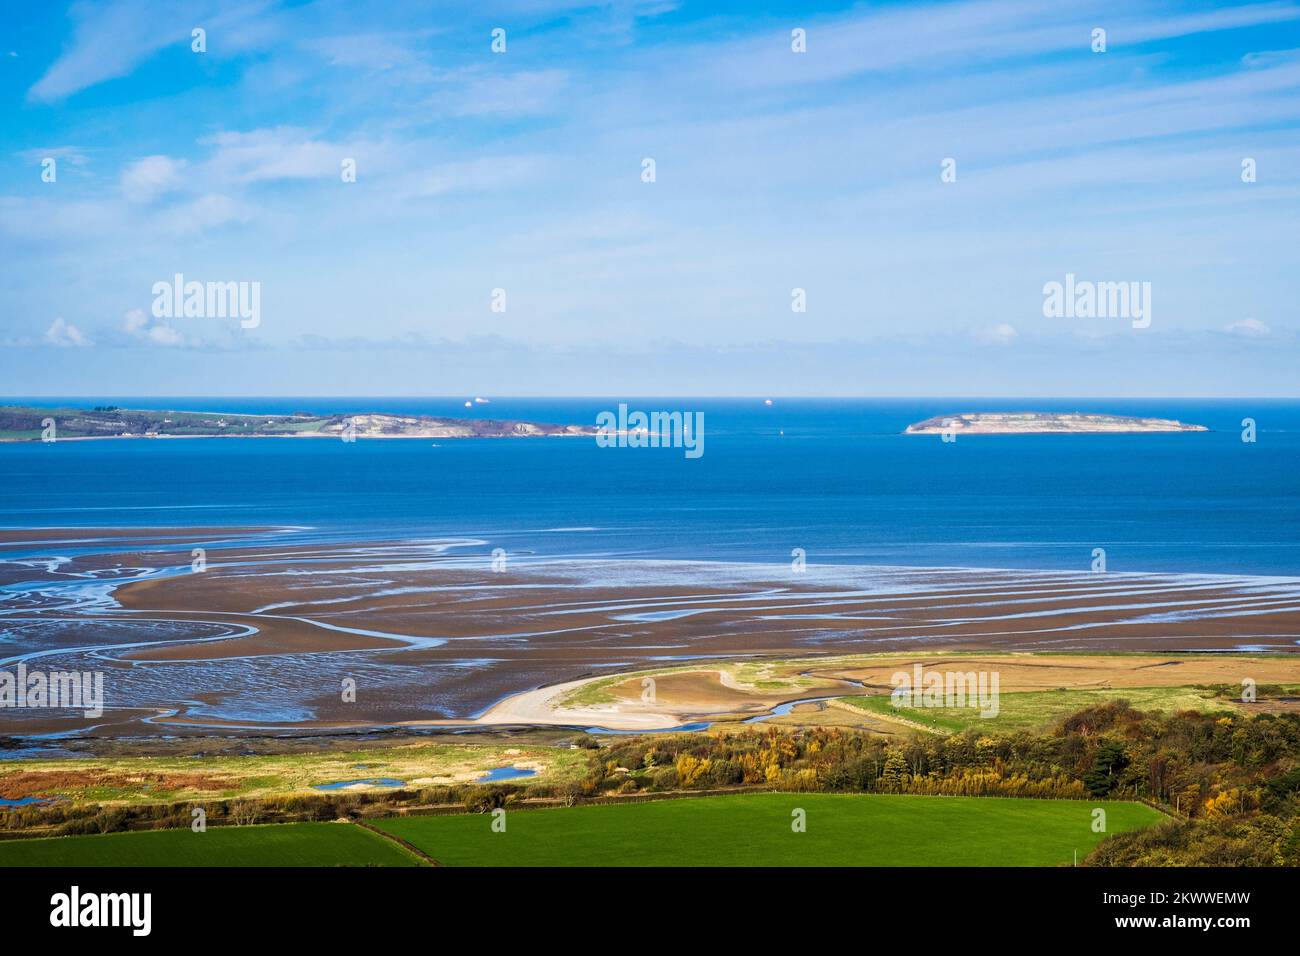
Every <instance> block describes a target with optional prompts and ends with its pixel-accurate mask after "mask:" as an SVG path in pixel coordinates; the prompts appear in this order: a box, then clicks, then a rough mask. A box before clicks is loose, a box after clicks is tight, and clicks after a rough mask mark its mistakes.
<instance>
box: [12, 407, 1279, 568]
mask: <svg viewBox="0 0 1300 956" xmlns="http://www.w3.org/2000/svg"><path fill="white" fill-rule="evenodd" d="M620 401H622V402H626V403H627V404H628V405H629V407H630V408H632V409H642V410H645V411H653V410H683V411H703V412H704V418H705V445H704V454H703V456H702V457H700V458H698V459H688V458H686V457H685V455H684V454H683V451H682V449H671V448H663V449H639V448H599V447H597V446H596V444H595V442H594V440H592V439H588V438H547V439H543V438H537V439H471V440H465V439H461V440H443V441H438V442H434V441H426V440H400V441H366V440H361V441H357V442H355V443H351V444H348V443H344V442H340V441H334V440H326V439H319V440H317V439H312V440H305V439H296V440H295V439H256V440H208V439H195V440H170V441H156V440H149V439H138V440H136V439H125V440H114V441H81V442H77V441H65V442H56V443H53V444H41V443H38V442H33V443H19V444H0V489H2V490H3V495H0V526H4V527H20V528H21V527H43V526H87V527H90V526H109V527H116V526H141V527H146V526H147V527H161V526H197V525H204V526H210V525H231V526H235V525H240V526H247V525H292V526H303V527H309V528H312V529H314V531H313V534H319V535H320V536H321V537H323V538H329V539H332V540H339V539H351V538H356V539H362V538H367V539H386V538H395V537H413V536H418V537H424V536H430V537H447V536H464V537H470V538H474V539H478V540H481V541H482V542H484V544H483V545H482V546H481V547H479V548H478V549H479V550H482V551H484V552H485V553H486V552H489V551H491V549H493V548H495V547H502V548H505V549H507V550H508V551H509V552H511V553H516V554H517V553H531V554H534V555H536V556H537V557H539V558H547V557H563V556H572V555H582V556H591V557H597V556H599V557H627V558H641V559H646V558H650V559H700V560H723V561H758V562H788V561H789V560H790V556H791V552H792V550H793V549H795V548H802V549H804V551H805V552H806V555H807V560H808V562H809V563H813V562H821V563H837V564H876V565H912V566H931V567H933V566H947V567H953V566H959V567H985V568H1039V569H1075V570H1086V569H1087V568H1088V567H1089V565H1090V563H1091V561H1092V551H1093V549H1094V548H1104V549H1105V550H1106V555H1107V564H1108V568H1109V570H1111V571H1163V572H1210V573H1216V572H1218V573H1233V574H1261V575H1294V574H1297V573H1300V541H1297V530H1298V529H1300V467H1298V466H1300V401H1296V400H1248V401H1247V400H1222V401H1207V400H1199V399H1190V400H1178V399H1164V400H1127V399H1107V400H1097V399H1061V400H1042V399H1034V400H1024V399H988V398H983V399H906V400H903V399H900V400H825V399H786V398H778V399H775V400H774V401H773V403H772V404H771V405H770V406H769V405H766V404H764V403H763V401H762V400H759V399H739V400H738V399H725V400H724V399H656V398H642V399H635V398H610V399H591V398H582V399H523V398H510V399H505V398H497V399H493V400H492V401H491V403H490V404H480V405H474V406H473V407H472V408H465V407H464V404H463V403H464V402H465V398H464V397H461V398H430V399H394V398H349V399H324V398H265V399H263V398H239V399H231V398H166V399H164V398H132V397H129V396H101V397H96V398H84V397H83V398H75V399H71V398H69V399H51V398H40V399H35V398H18V399H6V400H5V402H6V403H12V402H21V403H31V404H40V405H52V404H71V405H76V406H80V407H88V406H92V405H104V404H112V405H120V406H123V407H143V408H175V409H200V410H217V411H227V412H268V413H270V412H293V411H310V412H315V413H339V412H368V411H374V412H391V413H419V414H432V415H449V416H457V417H481V418H519V419H526V420H532V421H547V422H560V423H573V424H594V422H595V419H596V415H597V414H598V413H599V412H601V411H607V410H613V409H615V408H616V407H617V404H618V403H619V402H620ZM984 410H1046V411H1057V410H1060V411H1092V412H1103V413H1113V414H1126V415H1150V416H1159V417H1167V418H1177V419H1180V420H1182V421H1185V422H1191V423H1197V424H1203V425H1206V426H1208V427H1209V428H1210V429H1212V431H1210V432H1208V433H1187V434H1153V435H1044V436H963V437H960V438H959V439H958V440H957V441H956V442H954V443H944V442H942V441H941V440H940V438H939V437H938V436H904V435H902V434H900V433H901V432H902V430H903V429H904V428H905V427H906V426H907V425H908V424H910V423H912V422H915V421H919V420H921V419H924V418H927V417H930V416H933V415H941V414H950V413H956V412H965V411H984ZM1244 418H1253V419H1254V420H1255V421H1256V422H1257V428H1258V437H1257V441H1255V442H1254V443H1246V442H1243V441H1242V440H1241V431H1242V424H1241V423H1242V419H1244ZM476 547H477V546H476Z"/></svg>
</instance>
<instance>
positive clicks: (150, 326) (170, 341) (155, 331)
mask: <svg viewBox="0 0 1300 956" xmlns="http://www.w3.org/2000/svg"><path fill="white" fill-rule="evenodd" d="M122 331H124V332H125V333H126V334H127V335H129V336H130V337H131V338H133V339H138V340H139V341H142V342H147V343H149V344H150V345H163V346H168V347H171V346H178V345H184V344H185V336H183V335H181V333H179V332H177V331H176V330H175V329H174V328H172V327H171V326H170V325H166V324H165V323H162V322H151V321H150V319H149V316H147V315H145V313H144V310H143V309H132V310H131V311H130V312H128V313H126V315H124V316H123V317H122Z"/></svg>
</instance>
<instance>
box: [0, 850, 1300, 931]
mask: <svg viewBox="0 0 1300 956" xmlns="http://www.w3.org/2000/svg"><path fill="white" fill-rule="evenodd" d="M1297 875H1298V874H1297V871H1295V870H1289V869H1279V870H1239V869H1233V870H1228V869H1222V870H1216V869H1195V870H1193V869H1188V870H1178V869H1172V870H1171V869H1140V870H1104V869H1091V868H1061V869H1050V870H1029V869H922V868H915V869H911V868H907V869H815V870H805V869H798V870H792V869H780V870H777V869H771V870H764V869H674V870H656V869H603V870H597V869H574V870H536V869H531V870H525V869H513V870H512V869H501V870H487V869H466V870H457V869H447V868H436V869H425V870H419V871H412V870H406V871H399V870H381V869H293V870H285V869H267V870H255V869H244V870H223V869H184V870H180V869H85V870H36V869H25V870H17V869H14V870H10V871H9V874H8V877H9V878H8V879H7V880H6V883H7V884H8V888H7V889H6V894H5V895H6V902H7V904H8V905H7V906H6V910H7V913H8V915H9V920H8V923H9V925H8V926H7V927H6V931H7V932H6V936H7V938H8V939H9V940H10V941H11V942H17V941H18V940H20V939H23V938H26V937H28V936H29V935H31V936H38V935H39V936H44V935H45V934H51V936H52V937H53V938H55V939H57V938H58V937H60V936H62V937H70V936H71V935H73V934H75V935H76V936H78V937H80V939H79V940H78V941H79V942H82V943H84V942H87V941H89V940H90V938H91V937H95V938H96V939H105V940H107V939H110V938H111V939H113V940H114V941H115V942H116V943H118V944H125V945H126V946H128V947H131V946H134V945H143V946H150V945H157V944H166V945H172V944H176V943H188V942H201V943H202V944H204V945H211V944H220V943H224V942H232V943H233V942H243V941H245V940H249V939H256V940H257V941H258V942H259V944H263V945H265V944H271V943H274V942H277V941H280V940H283V941H285V942H287V943H293V944H294V945H301V944H303V943H308V944H310V943H313V942H318V943H321V944H326V945H338V944H340V943H347V942H351V941H355V942H359V943H367V944H370V945H373V944H375V943H377V942H382V941H383V940H385V939H401V938H405V933H403V932H402V931H403V930H405V931H408V932H410V931H415V932H420V931H422V930H423V931H427V930H431V929H437V928H439V927H441V928H442V929H443V930H445V929H450V928H453V927H459V928H460V930H461V931H462V932H468V933H470V934H472V933H474V932H476V931H478V932H481V931H482V930H483V929H484V927H485V926H487V927H492V926H496V927H500V928H502V929H506V928H508V927H511V926H514V927H516V928H519V927H521V926H522V925H527V924H523V923H521V922H520V921H521V920H527V919H530V918H533V917H536V918H541V919H545V920H546V923H545V924H544V925H556V924H559V925H563V924H564V923H565V922H566V921H568V920H573V921H574V923H575V925H590V920H591V919H592V918H597V919H599V916H598V914H599V913H601V912H604V913H606V914H609V915H611V916H614V917H615V918H616V923H617V924H621V925H622V926H623V929H622V930H620V934H624V933H630V934H631V935H632V936H635V935H636V932H635V926H636V925H637V924H641V923H642V918H643V917H644V918H645V919H647V920H649V923H648V925H647V926H646V928H647V931H649V927H652V926H656V925H657V926H659V927H661V928H667V927H669V926H671V927H674V932H676V931H677V930H679V929H680V928H682V927H684V926H691V925H699V926H701V927H702V928H708V927H712V928H713V929H714V930H716V929H717V926H718V920H719V918H720V916H721V915H722V914H723V913H724V912H725V911H726V910H728V909H734V910H735V913H734V916H736V917H737V918H739V919H740V920H741V922H740V923H739V924H737V925H738V926H748V927H749V929H750V930H752V929H754V928H757V927H758V926H761V925H770V922H769V921H770V919H772V918H775V919H777V920H779V921H780V922H782V923H784V924H785V925H786V926H788V927H796V926H798V925H800V923H801V922H804V923H806V925H807V926H808V927H809V928H812V927H814V926H817V925H818V924H820V923H823V922H824V921H826V920H828V919H833V920H835V921H836V922H837V923H843V921H844V919H845V918H846V917H847V918H849V919H850V920H861V921H863V923H864V929H865V928H870V930H871V932H872V934H873V936H875V935H876V934H877V933H882V934H889V933H891V932H895V931H898V932H904V933H906V934H907V936H908V938H910V939H913V940H916V938H917V936H918V935H923V934H925V933H926V932H930V931H933V932H936V933H946V932H951V931H954V930H960V929H961V928H962V927H963V926H964V927H967V928H970V929H977V928H979V927H985V928H986V929H987V928H990V927H997V928H998V930H999V931H1000V932H1002V933H1006V932H1014V933H1021V932H1037V931H1040V930H1041V931H1043V932H1051V933H1052V934H1054V935H1059V934H1060V933H1061V932H1062V930H1065V931H1067V932H1069V933H1070V934H1071V935H1072V936H1076V935H1077V936H1078V937H1080V938H1082V937H1093V936H1096V935H1099V934H1105V935H1110V934H1112V933H1114V934H1116V935H1120V936H1122V935H1137V936H1146V937H1148V938H1150V937H1151V936H1156V937H1159V936H1160V935H1161V934H1170V938H1171V939H1183V938H1186V937H1187V936H1188V935H1190V934H1200V935H1201V936H1203V937H1205V938H1208V939H1213V940H1215V941H1221V942H1224V943H1230V942H1231V941H1232V940H1233V939H1234V938H1236V937H1237V936H1238V934H1240V933H1250V932H1252V931H1254V930H1258V929H1264V930H1266V931H1267V930H1272V931H1273V932H1274V933H1277V932H1281V931H1282V930H1283V929H1284V928H1289V927H1290V926H1291V925H1292V924H1293V921H1294V918H1295V914H1294V908H1295V906H1294V900H1295V899H1296V889H1297ZM736 907H739V909H735V908H736ZM756 911H757V912H762V913H765V914H766V915H765V916H764V918H763V919H761V920H760V921H759V922H758V923H754V922H752V919H753V917H754V915H755V912H756ZM633 912H640V913H642V914H643V917H636V918H634V919H633V920H632V923H631V924H627V923H623V922H622V921H623V920H624V919H626V918H627V917H628V915H629V913H633ZM745 913H748V914H749V916H745V915H744V914H745ZM619 914H621V915H619ZM394 932H397V933H399V934H401V935H399V936H397V937H393V935H392V934H393V933H394Z"/></svg>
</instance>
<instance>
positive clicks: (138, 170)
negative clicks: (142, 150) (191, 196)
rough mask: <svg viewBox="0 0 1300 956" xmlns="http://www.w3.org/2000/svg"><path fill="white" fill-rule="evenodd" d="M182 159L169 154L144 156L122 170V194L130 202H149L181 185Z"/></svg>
mask: <svg viewBox="0 0 1300 956" xmlns="http://www.w3.org/2000/svg"><path fill="white" fill-rule="evenodd" d="M184 167H185V161H184V160H175V159H172V158H171V157H169V156H146V157H145V158H144V159H141V160H137V161H136V162H134V163H132V164H131V165H130V166H128V167H127V168H126V169H125V170H124V171H123V172H122V195H124V196H126V198H127V199H128V200H130V201H131V202H151V201H152V200H153V199H154V198H155V197H157V196H160V195H162V194H163V193H166V192H171V191H172V190H174V189H177V188H179V187H180V185H181V170H182V169H183V168H184Z"/></svg>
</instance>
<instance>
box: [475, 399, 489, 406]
mask: <svg viewBox="0 0 1300 956" xmlns="http://www.w3.org/2000/svg"><path fill="white" fill-rule="evenodd" d="M474 404H475V405H491V404H492V399H490V398H476V399H474Z"/></svg>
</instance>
